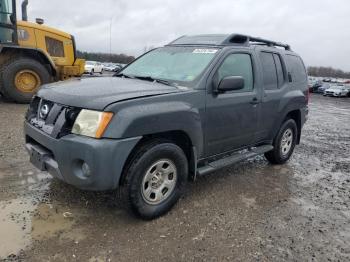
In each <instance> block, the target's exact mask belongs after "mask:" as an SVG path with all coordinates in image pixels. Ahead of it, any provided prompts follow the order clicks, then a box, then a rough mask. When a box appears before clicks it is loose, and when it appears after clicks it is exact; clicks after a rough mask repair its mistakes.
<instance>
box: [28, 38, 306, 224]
mask: <svg viewBox="0 0 350 262" xmlns="http://www.w3.org/2000/svg"><path fill="white" fill-rule="evenodd" d="M307 84H308V83H307V75H306V70H305V66H304V64H303V62H302V60H301V58H300V57H299V56H298V55H297V54H295V53H294V52H292V51H291V49H290V47H289V46H288V45H285V44H281V43H276V42H273V41H269V40H264V39H261V38H255V37H249V36H245V35H237V34H232V35H197V36H183V37H180V38H178V39H177V40H175V41H173V42H171V43H170V44H168V45H166V46H164V47H161V48H157V49H154V50H152V51H150V52H148V53H146V54H144V55H142V56H141V57H139V58H138V59H137V60H135V61H134V62H133V63H131V64H129V65H128V66H127V67H125V68H124V69H123V70H122V71H121V72H119V73H118V74H116V75H115V76H114V77H106V78H102V77H101V78H90V79H76V80H72V81H68V82H65V83H54V84H50V85H46V86H44V87H43V88H41V90H40V91H39V92H38V94H37V96H35V97H34V98H33V100H32V103H31V105H30V108H29V110H28V113H27V115H26V121H25V123H24V130H25V138H26V148H27V150H28V152H29V155H30V161H31V162H32V163H33V164H34V165H35V166H36V167H37V168H39V169H40V170H46V171H48V172H49V173H51V174H52V175H53V176H55V177H57V178H59V179H61V180H63V181H65V182H66V183H69V184H72V185H74V186H76V187H79V188H82V189H86V190H109V189H115V188H117V187H119V186H124V187H126V190H125V191H126V192H127V197H128V199H129V200H130V201H129V202H130V204H131V207H132V209H133V210H134V211H135V213H136V214H138V215H140V216H141V217H142V218H145V219H151V218H155V217H158V216H160V215H162V214H164V213H166V212H167V211H168V210H169V209H170V208H171V207H172V206H173V205H174V204H175V203H176V201H177V200H178V199H179V197H180V196H181V194H182V192H183V190H184V187H185V185H186V182H187V181H188V180H194V179H195V178H196V176H199V175H203V174H206V173H208V172H212V171H214V170H218V169H220V168H223V167H226V166H228V165H231V164H233V163H235V162H237V161H241V160H243V159H247V158H251V157H254V156H256V155H258V154H265V156H266V158H267V160H268V161H269V162H270V163H272V164H283V163H285V162H286V161H287V160H288V159H289V158H290V156H291V154H292V153H293V150H294V147H295V145H296V144H298V143H299V141H300V134H301V129H302V126H303V124H304V123H305V121H306V118H307V114H308V98H309V97H308V85H307Z"/></svg>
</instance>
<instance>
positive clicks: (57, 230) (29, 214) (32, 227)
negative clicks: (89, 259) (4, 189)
mask: <svg viewBox="0 0 350 262" xmlns="http://www.w3.org/2000/svg"><path fill="white" fill-rule="evenodd" d="M0 210H1V213H0V234H1V238H0V259H3V258H6V257H7V256H9V255H11V254H15V255H17V254H18V253H19V252H20V251H21V250H24V249H26V248H28V247H29V246H30V245H31V243H32V241H35V240H46V239H50V238H53V237H58V238H59V240H60V241H61V242H64V241H66V240H71V241H74V242H79V241H81V240H83V239H84V238H85V235H84V233H83V232H82V231H81V230H80V229H78V228H74V227H73V225H74V223H75V220H76V217H75V214H74V212H70V211H63V208H59V207H57V206H56V207H55V206H54V205H51V204H45V203H41V204H39V205H37V206H35V205H33V204H32V203H31V201H28V200H27V199H24V198H19V199H15V200H11V201H1V202H0Z"/></svg>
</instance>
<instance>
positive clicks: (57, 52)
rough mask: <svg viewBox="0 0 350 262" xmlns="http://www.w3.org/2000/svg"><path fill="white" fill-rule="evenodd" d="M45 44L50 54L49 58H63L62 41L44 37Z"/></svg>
mask: <svg viewBox="0 0 350 262" xmlns="http://www.w3.org/2000/svg"><path fill="white" fill-rule="evenodd" d="M45 42H46V50H47V52H48V53H49V54H50V56H54V57H64V47H63V42H62V41H59V40H56V39H53V38H51V37H47V36H46V37H45Z"/></svg>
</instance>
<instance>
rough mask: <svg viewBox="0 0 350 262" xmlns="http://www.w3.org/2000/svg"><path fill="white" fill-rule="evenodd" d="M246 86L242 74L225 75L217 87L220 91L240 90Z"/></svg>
mask: <svg viewBox="0 0 350 262" xmlns="http://www.w3.org/2000/svg"><path fill="white" fill-rule="evenodd" d="M243 88H244V78H243V77H241V76H227V77H224V78H223V79H222V80H221V81H220V83H219V86H218V87H217V91H218V92H226V91H233V90H240V89H243Z"/></svg>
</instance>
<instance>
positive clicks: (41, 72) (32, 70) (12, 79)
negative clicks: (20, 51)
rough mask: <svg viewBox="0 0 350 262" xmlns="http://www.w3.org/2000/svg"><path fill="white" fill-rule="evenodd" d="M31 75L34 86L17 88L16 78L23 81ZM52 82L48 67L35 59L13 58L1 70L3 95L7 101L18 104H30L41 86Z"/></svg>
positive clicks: (0, 80) (24, 85)
mask: <svg viewBox="0 0 350 262" xmlns="http://www.w3.org/2000/svg"><path fill="white" fill-rule="evenodd" d="M24 74H26V75H29V76H30V77H31V78H30V79H32V80H33V82H32V83H33V86H31V85H30V86H26V84H23V85H22V87H17V86H16V77H17V80H18V81H19V82H21V81H20V80H19V79H22V77H23V75H24ZM51 81H52V77H51V75H50V73H49V72H48V70H47V69H46V67H45V66H44V65H43V64H41V63H40V62H38V61H36V60H35V59H31V58H21V57H20V58H18V57H17V58H16V57H15V58H12V59H10V60H9V61H7V62H6V63H5V64H4V65H3V66H2V68H1V70H0V82H1V84H0V85H1V93H2V95H3V96H4V98H5V100H8V101H15V102H17V103H29V102H30V101H31V99H32V97H33V95H34V94H35V93H36V92H37V91H38V90H39V88H40V86H41V85H43V84H46V83H49V82H51Z"/></svg>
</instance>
